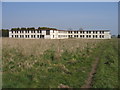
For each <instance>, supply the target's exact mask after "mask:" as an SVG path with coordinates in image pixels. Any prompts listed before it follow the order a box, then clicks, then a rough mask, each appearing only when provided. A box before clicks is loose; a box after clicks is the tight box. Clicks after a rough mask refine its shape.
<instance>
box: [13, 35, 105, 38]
mask: <svg viewBox="0 0 120 90" xmlns="http://www.w3.org/2000/svg"><path fill="white" fill-rule="evenodd" d="M92 36H93V38H98V35H86V38H91V37H92ZM12 37H15V38H30V35H12ZM58 37H67V35H58ZM68 37H69V38H71V37H78V35H74V36H73V35H68ZM84 37H85V35H80V38H84ZM31 38H44V35H31ZM53 38H54V35H53ZM99 38H104V35H99Z"/></svg>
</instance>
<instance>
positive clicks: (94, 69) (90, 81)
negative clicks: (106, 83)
mask: <svg viewBox="0 0 120 90" xmlns="http://www.w3.org/2000/svg"><path fill="white" fill-rule="evenodd" d="M98 62H99V59H98V58H96V60H95V62H94V64H93V65H92V70H91V72H90V73H89V76H88V78H87V80H86V81H85V85H83V86H82V87H81V88H92V86H91V85H92V81H93V77H94V74H95V73H96V69H97V65H98Z"/></svg>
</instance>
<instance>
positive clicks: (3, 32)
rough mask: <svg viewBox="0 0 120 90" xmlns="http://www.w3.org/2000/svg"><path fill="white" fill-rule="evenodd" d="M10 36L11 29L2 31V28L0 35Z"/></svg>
mask: <svg viewBox="0 0 120 90" xmlns="http://www.w3.org/2000/svg"><path fill="white" fill-rule="evenodd" d="M1 36H2V37H9V30H8V29H2V32H1V30H0V37H1Z"/></svg>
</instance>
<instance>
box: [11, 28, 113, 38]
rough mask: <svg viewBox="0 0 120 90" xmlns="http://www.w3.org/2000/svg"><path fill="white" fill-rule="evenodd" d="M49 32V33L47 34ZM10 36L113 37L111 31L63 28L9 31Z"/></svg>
mask: <svg viewBox="0 0 120 90" xmlns="http://www.w3.org/2000/svg"><path fill="white" fill-rule="evenodd" d="M46 34H47V35H46ZM9 37H10V38H30V39H39V38H44V39H68V38H82V39H111V34H110V31H108V30H106V31H105V30H104V31H102V30H101V31H90V30H89V31H62V30H48V31H47V30H41V31H40V30H35V31H34V30H33V31H31V30H29V31H9Z"/></svg>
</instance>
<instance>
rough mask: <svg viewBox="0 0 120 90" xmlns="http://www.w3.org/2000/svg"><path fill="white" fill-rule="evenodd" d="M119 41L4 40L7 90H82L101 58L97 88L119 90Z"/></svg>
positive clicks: (97, 72) (4, 68)
mask: <svg viewBox="0 0 120 90" xmlns="http://www.w3.org/2000/svg"><path fill="white" fill-rule="evenodd" d="M117 43H118V42H117V39H111V40H82V39H68V40H67V39H66V40H44V39H39V40H29V39H9V38H3V47H2V55H3V56H2V62H3V88H58V87H60V85H61V84H62V85H65V86H68V87H70V88H80V87H82V86H83V85H85V80H86V79H87V78H88V77H89V73H90V71H91V68H92V64H93V63H94V62H95V60H96V58H98V59H99V64H98V67H97V71H96V74H95V75H94V78H93V81H92V87H93V88H106V87H107V88H117V87H118V47H117V45H118V44H117Z"/></svg>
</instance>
